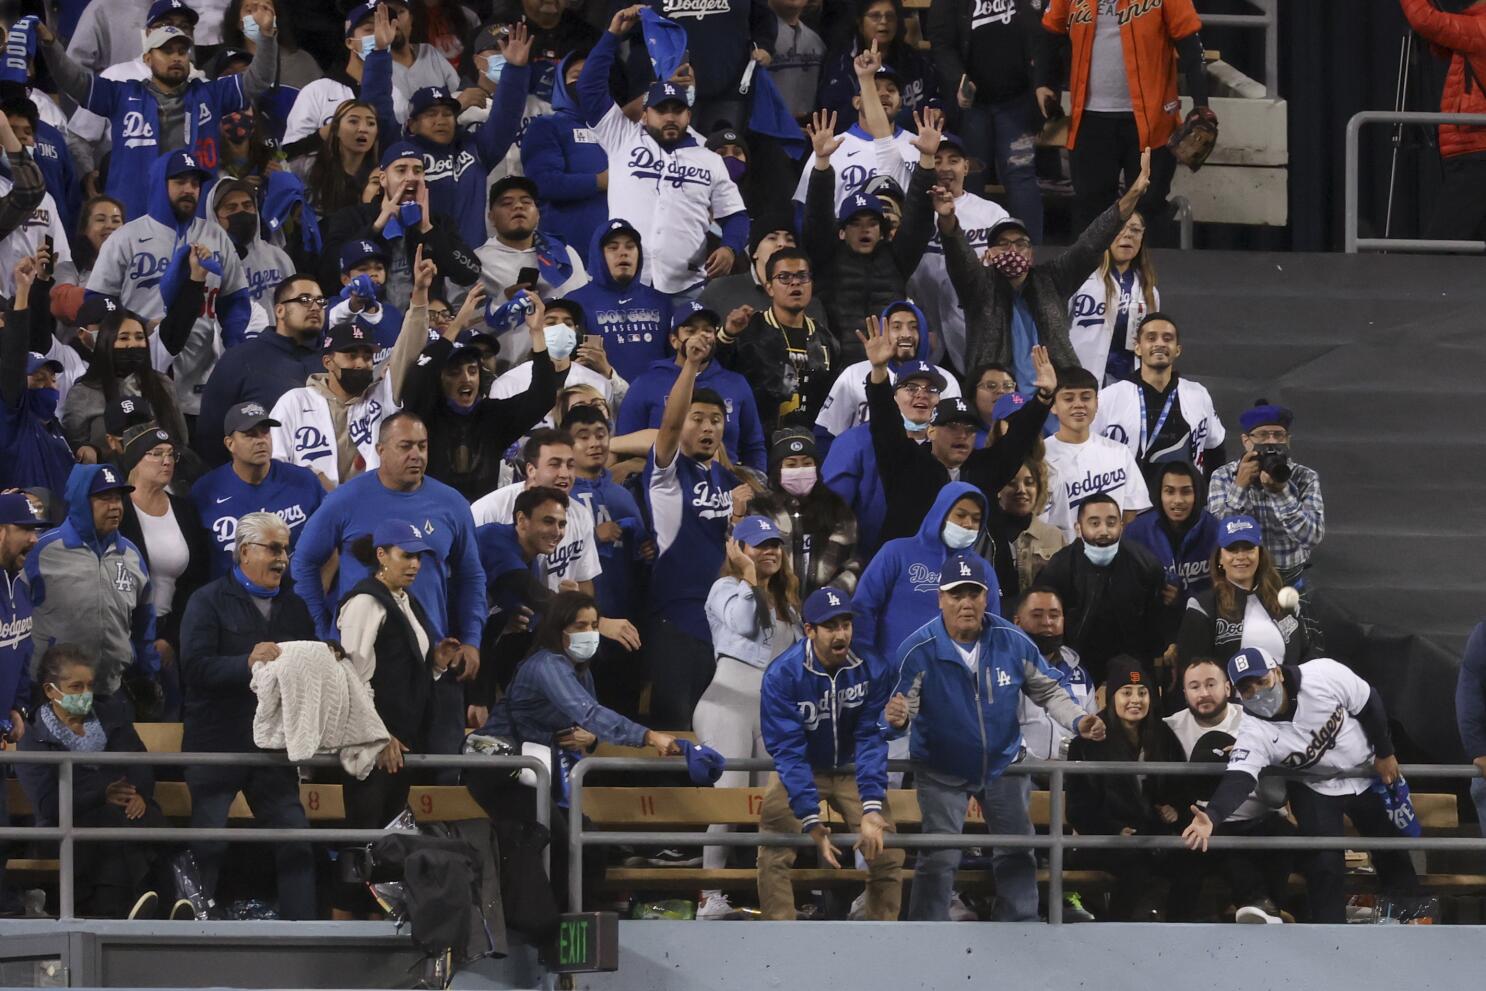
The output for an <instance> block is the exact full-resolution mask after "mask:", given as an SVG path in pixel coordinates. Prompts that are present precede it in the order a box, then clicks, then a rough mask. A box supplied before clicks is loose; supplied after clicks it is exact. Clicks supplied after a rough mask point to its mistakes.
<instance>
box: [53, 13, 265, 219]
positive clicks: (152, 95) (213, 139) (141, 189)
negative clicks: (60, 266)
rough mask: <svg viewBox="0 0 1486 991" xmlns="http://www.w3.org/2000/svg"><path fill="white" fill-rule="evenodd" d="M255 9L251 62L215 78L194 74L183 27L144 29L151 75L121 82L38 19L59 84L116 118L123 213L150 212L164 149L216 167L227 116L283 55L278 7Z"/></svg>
mask: <svg viewBox="0 0 1486 991" xmlns="http://www.w3.org/2000/svg"><path fill="white" fill-rule="evenodd" d="M252 17H253V20H254V21H256V22H257V24H258V29H259V31H260V32H261V35H262V37H261V38H260V40H259V42H258V50H257V51H256V52H255V53H254V55H253V61H252V64H251V65H249V66H248V68H247V70H246V71H244V72H241V73H238V74H236V75H228V76H223V77H222V78H220V79H217V80H214V81H212V82H205V81H202V80H199V79H192V78H190V73H191V51H192V43H191V36H190V35H188V34H187V33H186V32H185V31H182V30H181V29H180V28H177V27H171V26H169V25H162V26H160V27H156V28H154V29H152V30H151V31H150V32H149V33H148V34H147V35H145V43H144V49H145V52H144V55H143V58H144V60H145V63H146V64H147V65H148V66H149V67H150V72H151V77H150V79H148V80H143V81H141V80H127V81H123V82H118V81H115V80H112V79H106V78H104V77H103V76H99V75H96V74H95V73H93V72H90V71H89V70H87V69H85V68H83V67H82V66H80V65H78V64H77V63H76V62H74V61H72V59H71V58H69V57H68V55H67V52H66V51H65V50H64V49H63V48H62V44H61V42H59V41H58V40H57V36H56V35H54V34H53V33H52V31H51V29H50V28H48V27H47V26H46V24H45V23H38V24H37V26H36V35H37V39H38V40H39V41H40V42H41V44H42V46H43V47H42V49H41V52H42V55H43V57H44V58H45V59H46V64H47V68H48V69H50V70H51V73H52V78H53V79H54V80H55V81H56V83H57V87H58V89H60V90H61V91H62V92H63V93H65V94H66V95H67V96H69V97H70V98H72V99H73V100H76V101H77V103H78V104H79V105H80V106H82V107H84V108H86V109H87V110H91V111H92V112H93V113H95V114H97V115H98V116H100V117H106V118H108V120H109V122H110V137H111V139H112V144H113V151H112V153H111V155H110V159H109V167H108V182H107V185H106V187H105V192H107V193H108V195H110V196H112V197H114V198H115V199H117V200H118V201H119V202H121V203H123V204H124V210H125V216H129V217H139V216H141V215H142V214H144V213H145V211H146V209H147V207H148V205H149V201H150V200H152V198H153V197H152V193H153V188H154V187H153V183H150V184H146V182H145V177H146V176H147V175H148V174H149V170H150V166H151V165H152V164H153V163H154V161H155V159H157V158H159V157H160V156H161V154H163V153H165V152H169V151H173V150H175V149H181V148H184V149H186V150H187V151H189V152H190V153H191V154H192V156H193V157H194V158H195V159H196V160H198V161H199V162H201V163H202V164H203V165H204V166H206V167H207V168H215V167H216V165H217V162H218V160H219V158H220V151H219V146H220V142H221V133H220V126H221V121H222V117H223V116H225V115H227V114H231V113H235V112H237V111H239V110H242V109H243V108H244V107H246V106H249V105H250V104H251V103H252V102H253V101H254V100H256V99H257V98H258V96H259V94H261V93H263V92H264V91H265V90H267V89H268V87H269V86H270V85H272V84H273V79H274V75H275V73H276V71H277V66H278V59H279V46H278V41H277V40H276V37H275V36H276V34H277V28H276V27H275V17H274V13H273V10H272V8H270V7H259V8H258V9H257V10H256V11H254V13H253V15H252Z"/></svg>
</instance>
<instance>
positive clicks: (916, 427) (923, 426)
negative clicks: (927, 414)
mask: <svg viewBox="0 0 1486 991" xmlns="http://www.w3.org/2000/svg"><path fill="white" fill-rule="evenodd" d="M898 415H899V416H903V414H902V413H899V414H898ZM903 429H904V430H906V431H908V432H909V433H911V434H921V433H924V432H926V431H927V430H928V429H929V424H928V423H927V422H924V423H914V422H913V421H912V420H910V419H908V417H906V416H903Z"/></svg>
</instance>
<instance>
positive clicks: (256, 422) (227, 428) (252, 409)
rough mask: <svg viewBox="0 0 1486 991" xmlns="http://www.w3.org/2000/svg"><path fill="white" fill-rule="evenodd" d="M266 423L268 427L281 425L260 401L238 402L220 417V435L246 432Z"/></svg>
mask: <svg viewBox="0 0 1486 991" xmlns="http://www.w3.org/2000/svg"><path fill="white" fill-rule="evenodd" d="M264 424H267V425H268V426H270V427H280V426H283V424H281V423H280V422H279V421H278V420H275V419H274V418H273V417H271V416H269V415H268V410H266V409H264V408H263V404H261V403H238V404H237V405H236V406H234V407H232V408H231V409H230V410H228V411H227V415H226V416H225V417H223V418H222V435H223V436H224V437H225V436H227V435H229V434H237V433H247V432H248V431H249V430H252V429H253V428H254V427H259V426H262V425H264Z"/></svg>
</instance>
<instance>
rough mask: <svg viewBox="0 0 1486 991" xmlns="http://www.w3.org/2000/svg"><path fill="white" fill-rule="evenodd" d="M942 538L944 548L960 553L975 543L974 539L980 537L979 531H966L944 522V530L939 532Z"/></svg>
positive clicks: (946, 521) (947, 521) (957, 525)
mask: <svg viewBox="0 0 1486 991" xmlns="http://www.w3.org/2000/svg"><path fill="white" fill-rule="evenodd" d="M940 536H942V537H943V538H944V546H946V547H948V548H949V549H950V550H952V551H962V550H964V549H965V548H967V547H969V546H970V545H971V544H973V543H975V538H977V537H979V536H980V531H979V530H967V529H966V528H965V527H962V526H960V525H959V524H958V523H951V522H949V520H945V521H944V529H943V530H941V531H940Z"/></svg>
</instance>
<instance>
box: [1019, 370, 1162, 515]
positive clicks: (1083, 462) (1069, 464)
mask: <svg viewBox="0 0 1486 991" xmlns="http://www.w3.org/2000/svg"><path fill="white" fill-rule="evenodd" d="M1098 412H1099V383H1098V382H1097V381H1095V379H1094V376H1093V375H1092V374H1091V373H1090V372H1088V371H1087V370H1086V369H1083V368H1060V369H1058V388H1057V391H1056V392H1055V393H1054V394H1053V414H1054V415H1055V416H1057V418H1058V432H1057V433H1056V434H1054V435H1053V436H1051V437H1049V438H1047V440H1046V441H1045V442H1044V443H1045V445H1046V447H1047V458H1046V460H1047V467H1048V486H1049V490H1048V504H1047V509H1045V510H1044V511H1043V513H1042V519H1043V520H1044V521H1046V522H1048V523H1051V524H1052V525H1053V526H1055V527H1057V528H1058V529H1059V530H1062V531H1063V536H1064V538H1066V539H1067V540H1068V542H1069V543H1072V542H1073V538H1075V537H1076V536H1078V534H1077V532H1075V529H1074V524H1075V523H1076V522H1077V521H1078V507H1079V504H1080V503H1082V502H1083V501H1084V500H1085V499H1087V498H1088V497H1089V496H1091V495H1093V494H1094V493H1096V492H1105V493H1108V494H1109V495H1110V496H1112V497H1114V499H1115V501H1116V502H1118V503H1119V504H1120V509H1121V510H1123V511H1124V517H1125V522H1126V523H1129V522H1130V521H1131V520H1133V519H1134V518H1135V516H1136V514H1138V513H1143V512H1145V511H1146V510H1147V509H1150V508H1151V494H1150V490H1149V489H1147V488H1146V484H1145V477H1144V476H1143V475H1141V473H1140V466H1139V465H1137V464H1136V463H1135V458H1134V456H1132V455H1131V453H1130V451H1129V449H1128V448H1126V447H1125V446H1124V445H1123V444H1116V443H1115V442H1114V441H1112V440H1109V439H1108V438H1105V437H1099V436H1096V435H1095V434H1094V433H1093V432H1092V430H1091V427H1092V425H1093V423H1094V419H1095V417H1096V415H1097V414H1098Z"/></svg>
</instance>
